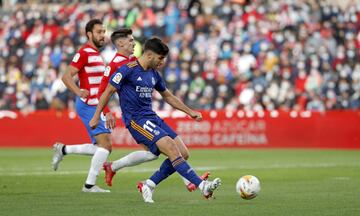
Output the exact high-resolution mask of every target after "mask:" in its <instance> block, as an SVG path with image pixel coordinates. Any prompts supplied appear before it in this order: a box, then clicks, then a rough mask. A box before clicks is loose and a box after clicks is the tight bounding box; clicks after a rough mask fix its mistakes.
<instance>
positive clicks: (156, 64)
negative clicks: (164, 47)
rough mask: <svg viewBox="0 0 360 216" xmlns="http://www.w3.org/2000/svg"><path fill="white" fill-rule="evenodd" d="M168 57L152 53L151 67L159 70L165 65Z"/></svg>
mask: <svg viewBox="0 0 360 216" xmlns="http://www.w3.org/2000/svg"><path fill="white" fill-rule="evenodd" d="M165 58H166V56H163V55H159V54H156V53H154V52H152V53H151V61H150V67H151V68H153V69H158V68H160V67H161V66H163V65H164V64H165Z"/></svg>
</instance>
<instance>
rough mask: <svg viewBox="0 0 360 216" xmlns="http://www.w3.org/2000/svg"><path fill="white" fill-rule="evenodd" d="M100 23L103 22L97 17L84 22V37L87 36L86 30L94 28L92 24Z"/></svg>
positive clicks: (90, 30) (89, 30)
mask: <svg viewBox="0 0 360 216" xmlns="http://www.w3.org/2000/svg"><path fill="white" fill-rule="evenodd" d="M98 24H99V25H102V24H103V22H102V21H101V20H99V19H92V20H90V21H89V22H88V23H86V26H85V34H86V37H88V36H87V33H88V32H92V31H93V29H94V26H95V25H98Z"/></svg>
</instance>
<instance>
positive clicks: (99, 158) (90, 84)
mask: <svg viewBox="0 0 360 216" xmlns="http://www.w3.org/2000/svg"><path fill="white" fill-rule="evenodd" d="M85 32H86V36H87V38H88V42H87V43H86V44H84V45H83V46H82V47H81V48H80V49H79V50H78V52H77V53H76V54H75V56H74V58H73V59H72V62H71V63H70V66H69V67H68V70H67V71H66V72H65V73H64V75H63V77H62V81H63V82H64V84H65V85H66V87H67V88H68V89H69V90H71V91H72V92H74V93H75V94H76V95H77V97H76V102H75V103H76V104H75V106H76V112H77V114H78V115H79V117H80V118H81V120H82V122H83V123H84V125H85V127H86V129H87V132H88V134H89V136H90V138H91V141H92V144H79V145H66V146H65V145H64V144H61V143H57V144H55V145H54V150H55V153H54V157H53V162H52V165H53V168H54V170H56V169H57V168H58V165H59V163H60V161H61V160H62V159H63V157H64V155H66V154H88V155H93V157H92V159H91V165H90V170H89V173H88V176H87V179H86V181H85V184H84V186H83V189H82V191H83V192H110V191H109V190H104V189H102V188H100V187H98V186H97V185H96V179H97V176H98V175H99V172H100V171H101V168H102V165H103V163H104V162H105V161H106V159H107V157H108V155H109V154H110V152H111V150H112V146H111V138H110V130H109V128H107V127H106V125H105V116H104V115H103V114H101V120H100V123H99V125H98V126H97V127H96V128H95V129H91V128H90V127H89V121H90V119H91V117H92V116H93V114H94V113H95V110H96V105H97V104H98V102H99V100H98V91H99V86H100V83H101V79H102V77H103V74H104V71H105V63H104V61H103V59H102V57H101V56H100V52H99V49H100V48H101V47H103V46H104V45H105V27H104V26H103V23H102V21H101V20H99V19H93V20H90V21H89V22H88V23H87V24H86V27H85ZM75 75H78V77H79V81H80V86H77V85H76V83H75V81H74V80H73V77H74V76H75ZM107 115H112V114H111V113H108V114H107ZM108 118H109V119H111V118H113V117H112V116H108Z"/></svg>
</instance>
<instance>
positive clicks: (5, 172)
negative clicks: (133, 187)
mask: <svg viewBox="0 0 360 216" xmlns="http://www.w3.org/2000/svg"><path fill="white" fill-rule="evenodd" d="M334 167H357V168H358V167H360V164H336V163H318V164H312V163H302V164H282V163H279V164H277V163H274V164H268V165H266V166H265V165H246V164H245V165H234V166H198V167H196V166H195V167H194V169H195V171H212V170H242V169H245V170H249V169H297V168H334ZM157 169H158V168H125V169H122V170H121V172H122V173H145V172H154V171H155V170H157ZM87 173H88V171H85V170H73V171H61V167H60V170H59V171H56V172H55V171H52V170H51V168H49V169H44V168H43V167H38V168H35V169H34V171H26V170H23V169H4V168H1V167H0V176H31V175H80V174H87ZM344 178H346V177H344ZM333 179H336V180H345V179H342V177H335V178H333Z"/></svg>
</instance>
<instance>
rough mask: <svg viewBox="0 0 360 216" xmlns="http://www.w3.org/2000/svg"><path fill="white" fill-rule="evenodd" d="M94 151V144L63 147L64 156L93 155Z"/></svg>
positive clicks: (95, 147)
mask: <svg viewBox="0 0 360 216" xmlns="http://www.w3.org/2000/svg"><path fill="white" fill-rule="evenodd" d="M96 149H97V146H96V145H94V144H77V145H65V152H66V154H81V155H94V154H95V151H96Z"/></svg>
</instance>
